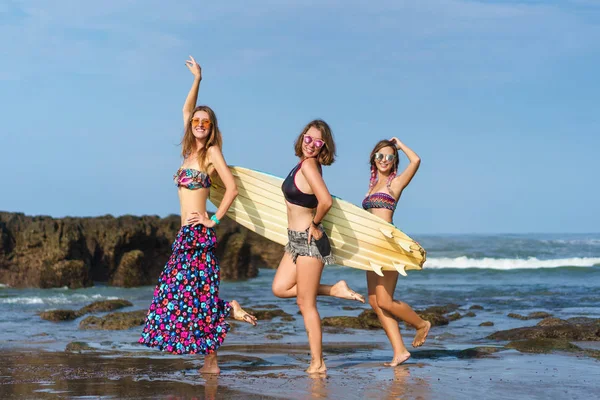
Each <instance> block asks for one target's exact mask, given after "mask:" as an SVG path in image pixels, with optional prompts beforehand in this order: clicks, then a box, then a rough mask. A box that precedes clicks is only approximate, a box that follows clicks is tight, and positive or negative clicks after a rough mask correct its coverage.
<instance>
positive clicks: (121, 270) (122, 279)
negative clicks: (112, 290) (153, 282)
mask: <svg viewBox="0 0 600 400" xmlns="http://www.w3.org/2000/svg"><path fill="white" fill-rule="evenodd" d="M143 270H144V252H143V251H141V250H131V251H128V252H127V253H125V254H123V256H122V257H121V261H120V262H119V266H118V267H117V270H116V271H115V273H114V275H113V276H112V278H111V279H110V284H111V285H113V286H121V287H135V286H140V285H143V284H144V283H145V278H144V275H143V273H142V271H143Z"/></svg>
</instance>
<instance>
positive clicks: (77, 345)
mask: <svg viewBox="0 0 600 400" xmlns="http://www.w3.org/2000/svg"><path fill="white" fill-rule="evenodd" d="M85 350H95V349H94V348H93V347H91V346H90V345H89V344H87V343H85V342H71V343H69V344H68V345H67V347H66V348H65V351H69V352H74V353H81V352H82V351H85Z"/></svg>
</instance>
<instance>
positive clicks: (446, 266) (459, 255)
mask: <svg viewBox="0 0 600 400" xmlns="http://www.w3.org/2000/svg"><path fill="white" fill-rule="evenodd" d="M415 239H416V240H418V241H419V243H420V244H421V245H422V246H423V247H424V248H425V249H426V250H427V261H426V263H425V266H424V269H423V270H422V271H408V277H402V276H401V277H400V279H399V282H398V286H397V289H396V293H395V298H396V299H397V300H402V301H404V302H406V303H408V304H409V305H411V306H412V307H413V308H415V309H424V308H426V307H428V306H432V305H444V304H449V303H453V304H457V305H459V306H460V307H461V308H460V310H459V312H461V313H463V312H465V311H466V310H468V309H469V308H470V307H471V306H473V305H479V306H481V307H483V309H482V310H474V312H475V314H476V315H475V316H474V317H470V318H462V319H460V320H458V321H454V322H451V323H450V324H449V325H447V326H441V327H434V328H432V330H431V332H430V335H429V338H428V341H427V343H426V344H425V345H424V346H423V347H422V348H420V349H417V350H414V351H412V350H411V349H410V348H409V350H411V351H412V353H413V357H412V358H411V359H410V360H409V361H408V362H407V363H406V365H407V366H408V367H406V368H410V372H411V374H412V378H411V379H417V378H418V379H421V380H422V379H426V380H427V377H429V378H431V379H433V380H435V379H437V378H439V377H440V376H446V375H444V373H446V372H443V371H447V369H440V368H447V367H448V365H461V363H463V364H462V365H463V367H464V366H466V365H467V364H468V363H469V362H468V361H463V360H459V359H457V357H456V356H455V352H453V351H455V350H461V349H467V348H471V347H474V346H482V345H485V346H490V345H501V344H502V343H499V344H495V343H493V342H492V341H490V340H489V339H486V337H487V336H488V335H490V334H492V333H494V332H496V331H499V330H506V329H512V328H517V327H521V326H531V325H535V323H536V322H538V321H523V320H519V319H514V318H509V317H508V316H507V315H508V314H509V313H518V314H523V315H526V314H528V313H530V312H533V311H544V312H547V313H550V314H552V316H554V317H558V318H565V319H566V318H570V317H579V316H583V317H590V318H600V234H519V235H516V234H502V235H501V234H495V235H421V236H415ZM274 272H275V271H274V270H272V269H261V270H260V272H259V276H258V277H257V278H254V279H250V280H245V281H236V282H229V281H226V282H222V284H221V297H222V298H224V299H227V300H229V299H234V298H235V299H236V300H238V301H239V302H240V304H242V306H243V307H252V308H260V307H261V306H264V305H267V304H268V305H276V306H278V307H279V308H281V309H282V310H284V311H286V312H288V313H290V314H292V315H293V316H294V317H295V321H292V322H281V321H279V320H277V319H274V320H272V321H259V325H258V326H257V327H251V326H248V325H243V324H240V325H236V326H235V329H234V331H233V332H232V333H230V335H229V336H228V337H227V339H226V342H225V345H224V346H223V347H222V352H221V353H222V354H228V352H230V353H236V352H239V351H240V350H236V349H239V348H244V349H246V350H245V351H244V354H246V355H252V354H249V353H246V351H250V350H248V347H247V346H249V345H252V346H261V345H266V346H275V347H277V346H296V345H297V346H303V345H306V342H307V339H306V333H305V331H304V326H303V322H302V318H301V317H300V316H299V315H297V307H296V304H295V302H294V300H293V299H278V298H276V297H274V296H273V294H272V293H271V290H270V285H271V282H272V279H273V276H274ZM157 278H158V277H157ZM339 279H345V280H346V281H347V282H348V284H349V286H350V287H351V288H353V289H355V290H356V291H358V292H360V293H362V294H364V295H365V297H366V279H365V273H364V272H363V271H359V270H355V269H351V268H346V267H340V266H330V267H326V268H325V271H324V273H323V278H322V280H321V281H322V283H334V282H335V281H337V280H339ZM152 293H153V287H151V286H147V287H137V288H118V287H109V286H106V285H104V284H101V283H97V284H96V286H94V287H91V288H85V289H77V290H69V289H67V288H57V289H14V288H10V287H6V286H1V287H0V307H1V309H2V312H1V320H0V331H1V332H2V335H1V336H0V350H2V351H5V352H10V351H15V350H17V349H37V350H40V351H50V352H52V351H63V350H64V349H65V347H66V345H67V344H68V343H70V342H74V341H77V342H86V343H87V344H88V345H89V346H91V347H93V348H94V349H97V350H98V351H119V352H127V353H128V354H129V356H134V357H135V354H137V353H139V354H140V356H142V355H143V356H144V357H148V356H149V357H159V358H160V357H174V356H170V355H162V354H160V353H159V352H158V351H154V350H149V349H147V348H146V347H144V346H141V345H138V344H137V343H136V341H137V339H138V338H139V334H140V330H141V328H140V329H131V330H126V331H94V330H79V329H78V324H79V320H76V321H69V322H59V323H56V322H49V321H44V320H42V319H41V318H40V317H39V316H38V313H39V312H41V311H46V310H51V309H58V308H60V309H78V308H80V307H82V306H84V305H87V304H89V303H91V302H93V301H97V300H106V299H117V298H119V299H126V300H129V301H131V302H132V303H133V304H134V306H133V307H129V308H127V309H123V310H120V311H129V310H137V309H146V308H147V307H148V305H149V303H150V300H151V298H152ZM348 306H351V307H350V308H351V309H348ZM354 307H357V308H354ZM318 308H319V312H320V314H321V317H330V316H344V315H345V316H356V315H358V314H359V313H360V312H361V311H362V309H367V308H368V304H365V305H362V304H359V303H357V302H351V301H345V300H339V299H333V298H326V297H323V298H319V302H318ZM486 321H491V322H493V324H494V325H493V326H485V327H482V326H479V325H480V324H481V323H482V322H486ZM401 327H402V328H403V325H401ZM402 332H403V335H405V336H406V339H405V342H406V343H407V344H408V343H410V341H412V336H413V332H414V331H413V330H411V329H403V331H402ZM274 333H276V334H277V337H278V338H276V339H273V334H274ZM324 343H325V345H326V347H327V346H328V344H329V345H331V346H333V347H335V346H336V345H339V344H340V343H351V344H358V345H359V346H360V344H365V346H366V345H367V344H369V345H370V344H373V343H375V344H377V346H375V347H365V348H364V349H363V350H361V351H352V352H349V353H348V354H347V357H346V358H345V359H343V360H342V359H339V355H337V353H336V352H335V351H333V352H332V353H331V354H330V355H328V356H327V357H328V358H327V363H328V367H329V368H330V371H332V374H333V377H334V379H335V376H336V375H335V374H336V371H337V373H339V374H341V372H340V371H342V370H343V369H344V368H346V367H347V368H351V369H352V368H354V369H356V368H357V367H356V366H357V365H362V363H367V365H368V368H370V371H371V372H372V371H379V370H381V371H385V369H378V368H382V366H381V364H382V363H383V362H384V361H388V360H389V359H391V356H392V354H391V346H390V345H389V343H388V342H387V338H386V337H385V334H384V332H383V331H377V330H376V331H373V330H369V331H362V330H341V331H335V330H332V331H328V330H325V331H324ZM597 343H600V342H597ZM587 345H588V346H591V348H598V346H596V347H594V344H591V345H590V344H587ZM244 346H246V347H244ZM275 347H274V348H275ZM363 347H364V346H363ZM228 349H229V350H228ZM284 353H285V352H284ZM507 354H509V355H508V356H506V357H509V358H510V357H512V358H515V357H516V358H515V359H516V360H520V361H518V362H516V364H514V368H513V369H514V371H513V372H514V374H516V375H514V376H513V378H514V379H516V380H518V379H519V376H521V379H523V378H522V377H523V376H526V374H527V373H533V372H534V371H537V370H536V367H534V366H532V365H531V364H530V361H532V360H536V362H537V361H538V360H540V359H541V360H554V361H556V360H559V361H556V362H557V363H558V364H557V365H560V366H564V368H565V370H566V369H569V368H571V369H572V368H576V366H575V364H577V366H579V367H582V363H588V364H589V366H591V367H594V368H595V369H592V370H590V372H589V374H591V375H590V376H589V377H586V373H587V372H582V373H581V374H579V375H578V378H579V379H581V380H582V385H575V386H572V385H571V386H572V387H571V389H570V390H571V391H570V392H569V393H567V395H566V397H567V398H569V396H570V395H573V396H575V397H573V398H576V397H578V396H583V395H586V396H589V395H590V394H597V390H598V389H593V388H591V387H588V386H587V385H586V384H585V383H583V382H584V381H586V379H588V378H589V379H591V376H592V375H595V374H592V371H596V372H600V363H599V362H598V361H597V360H595V359H593V358H585V359H584V360H583V361H582V360H580V359H579V358H577V357H572V356H566V355H565V356H545V355H522V354H520V353H517V354H516V353H515V352H514V351H512V352H509V353H507ZM260 357H261V358H262V360H264V361H265V362H266V363H267V364H269V365H270V367H269V368H268V369H267V370H264V369H261V367H260V366H257V367H256V368H254V369H252V368H250V369H248V368H246V367H244V368H245V369H244V371H246V372H245V373H251V374H258V375H257V376H258V377H259V378H260V376H261V375H260V374H261V371H262V373H263V374H264V373H266V372H265V371H269V373H272V372H273V370H277V368H276V366H279V367H280V370H281V371H287V370H288V368H289V367H290V365H291V366H292V367H291V369H292V370H294V371H297V373H298V376H301V375H302V374H301V369H302V368H305V367H306V365H307V363H308V359H307V355H306V353H302V354H301V355H298V356H289V357H288V356H285V354H284V356H282V355H281V354H280V352H279V351H275V352H273V353H270V352H268V351H265V350H264V349H263V350H261V356H260ZM290 357H291V358H290ZM527 357H530V358H527ZM540 357H541V358H540ZM543 357H554V358H546V359H544V358H543ZM556 357H558V358H556ZM561 357H562V358H561ZM527 360H529V361H527ZM471 362H476V361H471ZM504 362H505V360H504V361H503V360H500V359H498V361H497V364H494V361H493V360H492V361H490V360H487V359H486V360H485V361H481V363H483V364H485V365H489V368H491V369H490V371H491V370H493V368H498V369H499V370H500V371H504V372H501V374H507V376H506V377H505V379H506V380H507V381H509V380H510V377H511V376H512V375H511V373H508V372H506V370H505V369H504V368H501V367H503V366H504ZM486 363H487V364H486ZM571 363H573V365H571ZM483 364H482V365H483ZM411 366H412V367H411ZM417 366H418V367H419V368H417ZM222 368H223V369H224V374H225V376H226V377H227V376H229V377H230V378H231V382H232V383H230V384H229V385H228V388H229V389H232V388H233V389H236V390H237V389H239V390H245V389H244V388H245V386H244V385H245V383H244V382H246V381H240V380H239V379H237V380H236V379H235V378H234V377H235V376H236V375H235V374H236V373H238V372H240V368H242V367H240V366H238V365H237V364H236V362H235V361H231V362H227V363H225V365H224V366H222ZM374 368H375V369H374ZM424 368H425V369H424ZM427 368H430V369H433V370H436V371H437V372H429V373H428V374H425V375H426V376H423V371H425V370H427ZM461 368H462V367H459V369H461ZM577 368H578V367H577ZM461 370H462V371H463V372H464V371H465V370H464V369H461ZM225 371H227V372H225ZM248 371H250V372H248ZM419 371H420V372H421V374H419ZM582 371H588V369H586V368H583V367H582ZM479 372H481V371H479ZM372 373H373V374H375V375H376V376H378V377H379V376H380V375H378V374H377V373H374V372H372ZM385 373H387V372H385ZM536 373H537V372H536ZM565 373H566V372H565ZM440 374H441V375H440ZM557 374H559V373H557ZM464 375H465V374H464V373H462V374H461V375H460V376H459V379H461V377H463V379H466V378H464ZM517 375H519V376H517ZM340 376H342V375H340ZM344 376H345V375H344ZM357 376H362V375H357ZM555 378H556V377H555ZM178 379H179V378H178ZM265 379H266V378H265ZM330 379H331V378H330ZM340 379H341V378H340ZM565 380H567V378H566V376H565ZM436 382H437V381H436ZM560 382H561V380H560V379H558V378H557V379H554V380H551V379H548V382H547V385H549V386H548V387H547V388H544V389H540V390H542V391H541V392H539V393H541V394H543V393H546V392H545V391H546V390H547V393H548V394H549V395H550V397H552V395H551V394H552V393H553V392H552V388H553V387H554V388H558V386H560V385H561V384H560ZM571 382H572V379H571ZM524 383H526V381H524ZM365 384H366V382H365ZM436 385H437V383H435V382H429V383H428V386H427V387H428V393H429V395H431V396H433V397H436V393H438V392H437V391H436V390H437V389H436V388H437V386H436ZM275 386H276V385H275ZM367 386H368V385H366V386H365V387H367ZM266 387H267V388H268V387H270V386H269V385H268V384H267V385H266ZM334 387H335V390H333V391H330V393H329V394H330V395H332V396H333V397H335V395H336V393H337V394H339V393H342V394H341V395H340V396H342V395H343V396H346V398H361V397H352V396H353V395H355V394H356V393H354V392H353V393H351V394H350V395H349V394H348V393H347V392H344V391H343V390H342V391H341V392H340V391H339V390H338V389H340V387H339V385H338V386H335V385H334ZM451 387H453V388H454V390H455V392H456V393H455V394H457V396H456V397H453V395H452V393H450V394H449V395H448V396H449V397H448V396H447V397H446V398H460V396H459V395H458V393H459V392H460V391H458V389H457V388H458V387H457V386H456V385H455V384H454V386H451ZM246 389H247V388H246ZM363 389H364V388H363ZM307 390H308V389H307ZM340 390H341V389H340ZM365 390H366V389H365ZM439 390H441V392H443V390H442V389H439ZM496 390H498V391H496V392H494V390H492V391H491V392H489V393H488V394H489V396H488V398H503V396H506V395H508V394H509V393H510V391H507V389H506V388H500V389H498V388H497V389H496ZM594 390H595V391H594ZM441 392H440V393H441ZM386 393H387V392H386ZM266 394H270V395H273V396H275V397H277V396H276V393H275V392H273V393H271V392H269V391H268V390H267V392H266ZM530 394H531V396H532V397H531V398H536V397H535V396H534V394H535V393H533V392H532V393H530ZM348 396H349V397H348ZM496 396H497V397H496ZM283 397H284V398H302V396H300V395H299V396H298V397H296V396H295V395H292V394H288V395H286V396H283ZM330 397H331V396H330ZM333 397H332V398H333ZM424 397H425V398H427V397H428V395H425V396H424ZM522 398H528V396H527V395H525V396H524V397H522ZM539 398H544V397H539Z"/></svg>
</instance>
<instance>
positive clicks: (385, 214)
mask: <svg viewBox="0 0 600 400" xmlns="http://www.w3.org/2000/svg"><path fill="white" fill-rule="evenodd" d="M369 211H370V212H371V214H373V215H376V216H378V217H379V218H381V219H383V220H384V221H386V222H389V223H392V218H393V216H394V212H393V211H391V210H386V209H385V208H371V209H370V210H369Z"/></svg>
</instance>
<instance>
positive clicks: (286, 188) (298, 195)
mask: <svg viewBox="0 0 600 400" xmlns="http://www.w3.org/2000/svg"><path fill="white" fill-rule="evenodd" d="M303 162H304V160H302V161H300V162H299V163H298V165H296V166H295V167H294V168H292V170H291V171H290V173H289V175H288V176H287V178H285V180H284V181H283V185H281V190H282V191H283V197H285V199H286V200H287V201H288V202H290V203H292V204H295V205H297V206H300V207H305V208H315V207H317V205H318V204H319V201H318V200H317V196H315V195H314V194H308V193H304V192H302V191H301V190H300V189H299V188H298V186H296V174H297V173H298V171H299V170H300V167H301V166H302V163H303Z"/></svg>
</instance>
